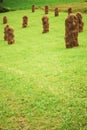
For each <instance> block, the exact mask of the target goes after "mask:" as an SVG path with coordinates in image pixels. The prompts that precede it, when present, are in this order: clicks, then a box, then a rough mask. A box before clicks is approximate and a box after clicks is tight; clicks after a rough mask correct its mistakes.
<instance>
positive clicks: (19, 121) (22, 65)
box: [0, 10, 87, 130]
mask: <svg viewBox="0 0 87 130" xmlns="http://www.w3.org/2000/svg"><path fill="white" fill-rule="evenodd" d="M24 15H27V16H28V18H29V22H28V23H29V26H28V27H27V28H22V17H23V16H24ZM43 15H44V11H41V10H36V12H35V13H32V12H31V10H26V11H24V10H22V11H14V12H9V13H3V14H0V128H1V130H87V14H83V21H84V24H85V26H84V32H82V33H80V34H79V47H76V48H72V49H66V48H65V41H64V35H65V25H64V22H65V18H66V17H67V13H60V14H59V17H54V13H53V12H49V14H48V17H49V27H50V31H49V33H47V34H42V21H41V18H42V16H43ZM3 16H7V17H8V24H9V25H10V26H12V27H13V28H14V34H15V43H14V44H13V45H8V44H7V42H5V41H4V40H3V31H4V30H3V28H4V27H5V25H3V24H2V18H3Z"/></svg>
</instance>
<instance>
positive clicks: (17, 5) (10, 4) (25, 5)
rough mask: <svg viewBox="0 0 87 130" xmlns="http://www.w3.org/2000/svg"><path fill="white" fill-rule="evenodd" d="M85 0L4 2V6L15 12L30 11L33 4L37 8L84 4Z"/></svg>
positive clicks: (20, 0)
mask: <svg viewBox="0 0 87 130" xmlns="http://www.w3.org/2000/svg"><path fill="white" fill-rule="evenodd" d="M83 1H84V0H4V2H3V5H4V6H6V7H9V8H11V9H13V10H15V9H30V8H31V6H32V4H35V6H36V8H39V7H41V6H44V5H46V4H48V5H49V6H52V5H57V4H64V3H65V4H67V3H73V2H83Z"/></svg>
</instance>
